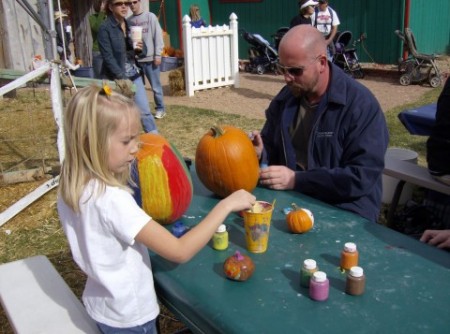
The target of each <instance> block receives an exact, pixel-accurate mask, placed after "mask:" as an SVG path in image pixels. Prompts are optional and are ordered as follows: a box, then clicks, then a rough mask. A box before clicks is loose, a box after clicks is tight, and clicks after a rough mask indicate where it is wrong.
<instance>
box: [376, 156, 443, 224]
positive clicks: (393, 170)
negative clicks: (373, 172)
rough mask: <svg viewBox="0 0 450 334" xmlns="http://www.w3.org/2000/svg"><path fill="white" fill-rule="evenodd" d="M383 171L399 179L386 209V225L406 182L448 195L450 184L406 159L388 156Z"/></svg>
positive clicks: (390, 221)
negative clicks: (437, 179)
mask: <svg viewBox="0 0 450 334" xmlns="http://www.w3.org/2000/svg"><path fill="white" fill-rule="evenodd" d="M383 173H384V174H385V175H388V176H391V177H393V178H396V179H398V180H400V182H399V183H398V184H397V186H396V188H395V192H394V195H393V198H392V202H391V205H390V207H389V210H388V215H387V224H388V226H391V225H392V222H393V218H394V213H395V210H396V209H397V205H398V202H399V200H400V196H401V194H402V190H403V186H404V185H405V183H406V182H408V183H411V184H415V185H417V186H419V187H423V188H426V189H430V190H434V191H437V192H440V193H442V194H445V195H450V186H447V185H445V184H444V183H441V182H439V181H436V180H435V179H433V178H432V177H431V175H430V173H429V172H428V168H426V167H422V166H419V165H416V164H414V163H411V162H408V161H404V160H400V159H396V158H394V157H389V156H388V157H386V158H385V162H384V171H383Z"/></svg>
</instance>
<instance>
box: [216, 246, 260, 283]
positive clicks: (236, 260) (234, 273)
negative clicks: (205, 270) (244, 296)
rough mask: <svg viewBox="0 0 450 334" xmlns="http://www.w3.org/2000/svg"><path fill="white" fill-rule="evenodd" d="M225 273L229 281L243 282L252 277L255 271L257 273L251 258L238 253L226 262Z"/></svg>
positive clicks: (224, 265)
mask: <svg viewBox="0 0 450 334" xmlns="http://www.w3.org/2000/svg"><path fill="white" fill-rule="evenodd" d="M223 271H224V272H225V276H227V277H228V278H229V279H232V280H234V281H241V282H242V281H246V280H247V279H249V278H250V277H251V276H252V274H253V271H255V265H254V263H253V261H252V259H251V258H250V257H248V256H247V255H243V254H241V253H240V252H239V251H236V253H235V254H234V255H232V256H230V257H228V258H227V259H226V260H225V262H224V264H223Z"/></svg>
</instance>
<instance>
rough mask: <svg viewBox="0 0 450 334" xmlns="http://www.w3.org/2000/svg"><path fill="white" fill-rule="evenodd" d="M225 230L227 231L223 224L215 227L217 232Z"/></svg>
mask: <svg viewBox="0 0 450 334" xmlns="http://www.w3.org/2000/svg"><path fill="white" fill-rule="evenodd" d="M226 231H227V227H226V226H225V224H222V225H220V226H219V227H218V228H217V233H222V232H226Z"/></svg>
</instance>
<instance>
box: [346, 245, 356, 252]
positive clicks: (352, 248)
mask: <svg viewBox="0 0 450 334" xmlns="http://www.w3.org/2000/svg"><path fill="white" fill-rule="evenodd" d="M344 250H345V251H346V252H350V253H354V252H356V244H354V243H353V242H346V243H345V245H344Z"/></svg>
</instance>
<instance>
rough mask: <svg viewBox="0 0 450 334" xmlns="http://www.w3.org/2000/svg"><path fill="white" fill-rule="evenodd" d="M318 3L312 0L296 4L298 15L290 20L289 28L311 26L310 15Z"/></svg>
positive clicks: (303, 0) (301, 0) (302, 0)
mask: <svg viewBox="0 0 450 334" xmlns="http://www.w3.org/2000/svg"><path fill="white" fill-rule="evenodd" d="M317 4H318V2H317V1H313V0H300V1H299V2H298V10H299V13H298V15H297V16H295V17H294V18H293V19H292V20H291V24H290V25H289V28H292V27H295V26H298V25H300V24H309V25H312V20H311V15H312V14H314V8H316V6H317Z"/></svg>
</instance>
